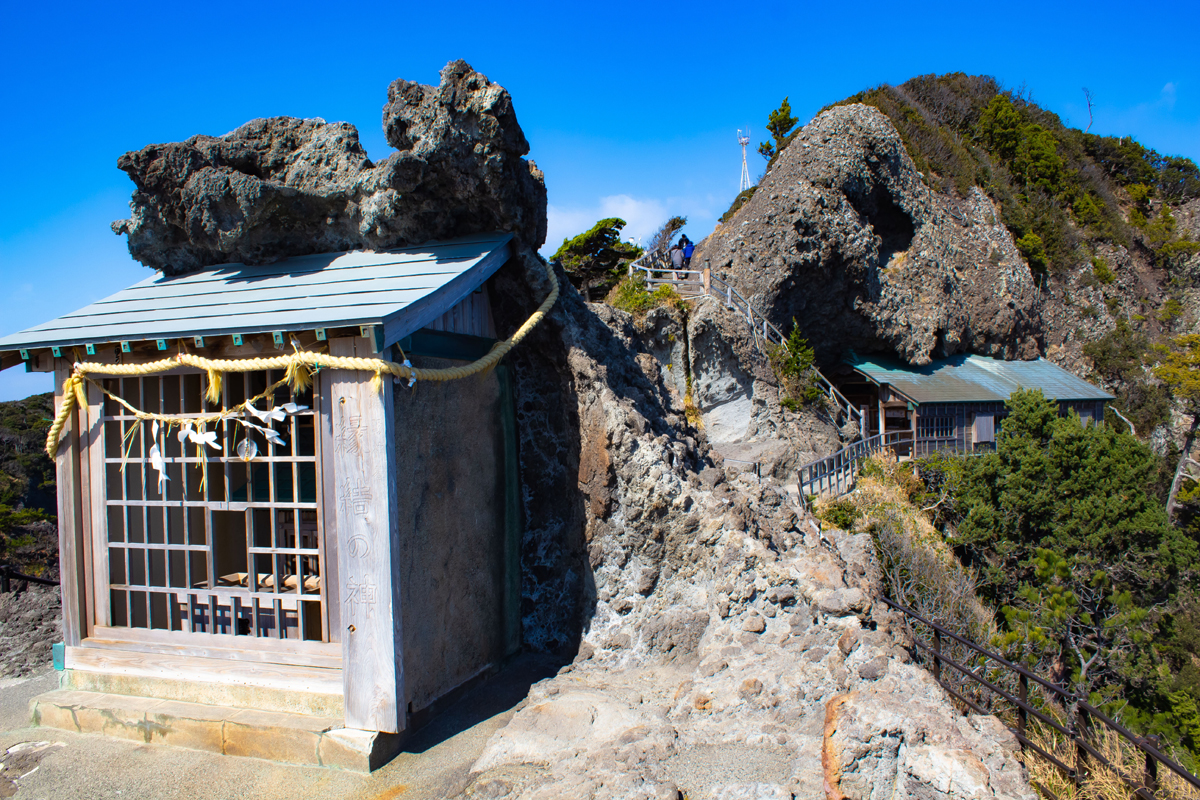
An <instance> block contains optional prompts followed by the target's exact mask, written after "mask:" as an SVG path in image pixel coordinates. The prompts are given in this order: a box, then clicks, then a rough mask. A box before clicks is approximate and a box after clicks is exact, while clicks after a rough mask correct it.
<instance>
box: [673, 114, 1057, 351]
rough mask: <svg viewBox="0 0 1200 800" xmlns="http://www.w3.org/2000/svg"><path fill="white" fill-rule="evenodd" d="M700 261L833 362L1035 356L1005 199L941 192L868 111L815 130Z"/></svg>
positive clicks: (818, 124)
mask: <svg viewBox="0 0 1200 800" xmlns="http://www.w3.org/2000/svg"><path fill="white" fill-rule="evenodd" d="M693 263H700V264H704V263H707V264H709V265H710V266H711V267H712V269H713V270H714V271H715V272H717V273H718V274H720V275H722V276H724V277H726V278H727V279H728V280H729V281H730V282H731V283H733V284H734V285H735V286H737V287H739V289H741V291H742V293H743V294H745V295H747V297H748V298H749V299H750V301H751V302H752V303H754V304H755V305H757V306H758V307H759V308H761V309H763V310H764V311H765V312H766V313H767V314H768V315H769V316H771V318H772V319H773V320H774V322H775V323H776V324H777V325H780V326H781V327H782V328H783V329H784V330H789V329H790V328H791V322H792V320H793V319H795V320H796V323H797V324H798V325H799V327H800V329H801V330H802V332H803V334H804V336H805V337H807V338H808V340H809V342H810V343H811V344H812V345H813V346H814V348H815V349H816V350H817V354H818V357H819V359H820V360H822V361H824V362H835V361H838V360H840V359H841V358H842V356H843V355H844V353H845V351H846V350H847V349H850V348H852V349H854V350H856V351H858V352H859V353H869V352H895V353H896V354H898V355H900V356H901V357H903V358H905V359H907V360H908V361H910V362H911V363H914V364H924V363H928V362H929V360H930V359H931V358H935V357H940V356H945V355H950V354H953V353H959V352H974V353H981V354H987V355H995V356H999V357H1006V358H1022V357H1033V356H1035V355H1036V354H1037V352H1038V347H1039V344H1038V339H1037V336H1038V334H1039V331H1040V325H1039V323H1038V306H1037V291H1036V288H1035V285H1034V281H1033V278H1032V276H1031V275H1030V272H1029V269H1028V267H1027V266H1026V265H1025V262H1024V261H1023V260H1022V259H1021V257H1020V254H1019V253H1018V252H1017V249H1016V246H1015V244H1014V243H1013V240H1012V236H1011V234H1010V233H1009V232H1008V230H1007V229H1006V228H1005V227H1004V225H1003V224H1001V222H1000V215H999V213H998V212H997V210H996V208H995V206H994V205H993V204H992V202H991V201H990V200H989V199H988V198H987V197H986V196H985V195H984V194H983V193H982V192H980V191H979V190H978V189H974V190H972V192H971V193H970V195H969V196H968V197H967V198H966V199H965V200H961V201H956V200H954V199H952V198H950V197H949V196H947V195H942V194H938V193H935V192H933V191H931V190H930V189H929V188H928V187H927V186H926V185H925V183H924V182H923V181H922V176H921V175H920V174H919V173H918V172H917V169H916V167H915V166H914V165H913V162H912V159H911V158H909V156H908V154H907V152H906V151H905V149H904V144H903V142H902V141H901V139H900V136H899V134H898V133H897V132H896V130H895V128H894V127H892V124H891V122H890V121H889V120H888V119H887V117H886V116H884V115H883V114H882V113H880V112H879V111H878V110H876V109H875V108H872V107H870V106H865V105H859V104H854V105H847V106H839V107H836V108H832V109H830V110H828V111H826V112H824V113H823V114H821V115H820V116H818V117H817V118H816V119H815V120H813V121H812V122H811V123H810V124H809V125H808V126H806V127H805V128H804V129H803V130H802V131H801V132H800V133H799V135H798V136H797V137H796V139H795V140H794V141H793V142H792V143H791V145H790V146H789V147H787V148H786V149H785V150H784V151H783V153H782V154H781V155H780V156H779V158H778V159H777V161H776V163H775V164H774V166H773V167H772V168H771V170H770V171H769V172H768V173H767V175H766V177H765V178H764V179H763V181H762V182H761V184H760V185H759V186H758V188H757V190H756V191H755V193H754V196H753V197H752V198H751V200H750V202H749V203H748V204H747V205H746V206H745V207H744V208H743V209H742V210H741V211H739V212H738V214H737V215H735V216H734V218H733V219H732V220H730V222H729V223H727V224H726V225H723V226H721V227H720V228H718V229H717V231H716V232H715V233H714V234H713V235H712V236H711V237H710V238H709V239H708V240H706V241H705V242H703V243H702V244H701V246H700V248H699V249H698V251H697V253H696V255H695V256H694V257H693Z"/></svg>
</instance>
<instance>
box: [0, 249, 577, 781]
mask: <svg viewBox="0 0 1200 800" xmlns="http://www.w3.org/2000/svg"><path fill="white" fill-rule="evenodd" d="M510 239H511V236H509V235H507V234H496V235H490V236H475V237H469V238H463V239H459V240H454V241H447V242H440V243H432V244H428V245H425V246H421V247H411V248H405V249H399V250H393V251H387V252H370V253H368V252H351V253H331V254H326V255H311V256H303V257H294V258H288V259H286V260H283V261H279V262H277V263H274V264H270V265H266V266H245V265H241V264H227V265H222V266H219V267H215V268H211V269H206V270H203V271H199V272H194V273H191V274H188V275H184V276H180V277H164V276H162V275H157V276H155V277H151V278H148V279H146V280H144V281H142V282H140V283H138V284H136V285H134V286H131V287H129V288H128V289H125V290H124V291H122V292H119V293H117V294H115V295H113V296H112V297H109V298H107V299H105V300H101V301H100V302H98V303H95V304H93V305H90V306H88V307H86V308H83V309H81V310H79V311H76V312H74V313H72V314H67V315H66V316H63V317H60V318H58V319H56V320H52V321H50V322H47V323H45V324H43V325H39V326H37V327H35V328H31V329H29V330H26V331H22V332H20V333H17V334H14V335H11V336H8V337H5V338H3V339H0V359H2V360H0V368H7V367H12V366H17V365H20V364H24V366H25V367H26V369H29V370H36V371H53V372H54V374H55V384H56V386H57V387H58V389H57V393H56V404H57V406H58V408H60V409H61V408H62V407H63V403H64V400H65V398H64V395H63V386H64V383H66V382H67V380H68V379H69V378H71V376H72V375H73V373H74V372H75V365H76V364H77V362H86V364H87V365H101V366H103V367H104V369H108V370H110V371H111V374H106V373H105V372H104V369H99V370H98V371H97V370H93V371H92V372H90V373H88V374H87V376H86V380H82V381H80V384H79V389H78V390H75V389H74V388H73V387H72V388H69V389H68V391H71V392H76V397H77V400H78V407H77V409H76V410H74V411H72V412H70V413H69V414H68V415H67V416H66V424H65V426H64V427H63V429H62V433H61V435H60V436H59V437H58V439H57V443H58V447H57V451H56V460H57V467H58V492H59V516H58V519H59V535H60V550H61V560H62V570H61V581H62V595H63V617H64V634H63V635H64V643H65V648H63V650H62V663H61V665H60V666H61V667H65V670H64V672H63V673H62V674H63V678H62V680H61V685H62V689H61V690H60V691H59V692H57V693H51V694H50V695H47V696H45V697H44V698H41V699H40V700H35V703H34V715H35V719H38V720H40V721H41V722H42V724H48V725H61V726H66V727H73V728H75V729H79V730H85V731H86V729H87V728H86V723H85V722H84V720H85V719H92V718H95V719H101V718H104V719H108V720H110V721H111V720H112V719H114V718H115V719H124V718H126V717H128V718H129V720H132V721H130V722H129V726H132V727H128V729H127V730H126V729H125V728H122V729H121V730H126V733H128V735H130V736H133V737H135V738H144V739H145V741H159V740H160V739H161V740H162V741H164V742H167V743H171V742H173V741H174V742H176V743H180V744H183V746H187V747H203V748H206V749H215V750H218V751H219V752H225V753H230V754H245V755H256V756H259V757H264V758H276V759H278V760H285V761H297V762H299V763H317V764H322V765H325V766H340V767H344V768H349V769H358V770H363V769H369V768H374V767H375V766H377V765H379V764H380V763H382V762H383V761H385V760H386V759H387V758H389V757H390V756H391V755H392V754H394V752H395V751H396V748H397V747H398V743H399V741H400V737H399V736H396V735H395V734H400V733H401V732H403V731H405V730H406V729H411V728H412V727H413V726H414V725H415V724H417V723H419V722H420V720H421V719H422V717H427V716H428V715H429V714H430V713H432V712H433V711H434V710H435V709H436V707H437V704H438V703H439V701H442V700H445V699H448V698H449V697H451V696H453V695H454V693H455V692H456V691H457V690H460V689H462V688H463V687H465V686H468V685H470V684H471V683H472V682H473V681H474V680H475V679H477V678H479V677H481V676H484V675H486V674H488V673H489V672H490V671H493V670H494V669H496V668H497V667H498V665H499V664H500V663H501V661H502V660H503V659H505V658H506V657H507V656H508V655H510V654H512V653H513V652H515V651H516V649H517V648H518V646H519V641H520V631H519V624H520V623H519V619H520V617H519V608H518V605H519V586H520V584H519V557H518V548H519V535H520V530H519V525H520V512H519V489H518V475H517V470H516V461H517V450H516V447H517V443H516V427H515V417H514V408H513V400H512V392H511V388H510V383H509V376H508V374H507V372H506V370H505V367H504V366H503V364H501V365H500V366H498V367H496V368H494V369H489V370H486V371H483V372H481V373H479V374H477V375H473V376H471V377H470V378H468V379H464V380H450V381H445V382H435V381H432V380H431V381H422V380H417V381H416V384H415V385H411V384H410V381H409V380H406V379H403V378H399V377H396V378H394V377H393V376H392V375H391V374H387V373H383V374H381V373H380V372H378V371H372V370H373V367H371V364H372V363H374V361H367V362H362V364H363V366H364V369H345V368H331V367H327V366H322V364H321V359H322V358H329V357H358V358H363V359H371V360H378V359H382V360H385V361H391V362H393V363H395V362H400V361H403V360H404V359H405V358H408V359H411V361H412V362H413V365H414V366H416V367H419V368H425V369H438V368H449V367H454V366H461V365H463V364H465V363H469V362H474V361H475V360H476V359H479V358H480V357H481V356H483V355H484V354H485V353H488V352H489V350H490V349H491V348H492V346H493V345H494V343H495V342H496V338H497V334H496V329H495V324H494V322H493V317H492V310H491V305H490V302H489V296H488V279H489V278H490V277H491V276H492V275H493V274H494V273H495V272H496V270H497V269H498V268H499V267H500V266H502V265H503V264H504V263H505V262H506V261H507V260H508V258H509V243H510ZM552 282H553V278H552ZM551 301H552V300H550V301H548V302H551ZM298 352H304V353H309V354H316V355H315V357H314V359H315V360H312V361H310V362H309V364H310V370H306V374H307V372H309V371H310V372H311V375H308V377H307V378H305V379H304V380H301V381H299V382H297V381H295V380H292V379H291V378H293V377H294V376H291V375H289V374H287V373H286V372H285V370H284V369H283V368H280V367H279V364H278V357H281V356H285V355H290V354H294V353H298ZM180 353H187V354H192V355H195V356H202V357H204V358H205V359H208V361H206V362H204V363H218V362H220V363H222V364H226V365H228V363H227V362H228V361H236V362H237V365H238V367H237V368H236V369H233V368H231V369H218V370H212V369H209V368H196V367H194V366H186V365H184V366H179V367H176V368H171V369H166V370H153V371H149V372H145V371H142V370H143V369H145V367H144V365H147V364H151V363H152V362H160V361H161V360H162V359H165V358H170V357H178V355H177V354H180ZM272 358H274V359H276V361H275V362H274V364H272V362H270V359H272ZM246 359H260V360H259V361H247V360H246ZM263 359H265V360H263ZM355 364H356V365H357V364H358V362H355ZM105 365H108V366H105ZM85 366H86V365H85ZM342 366H345V362H343V363H342ZM125 368H128V369H126V371H125V372H124V373H121V372H120V371H119V370H120V369H125ZM305 384H308V385H305ZM73 402H74V401H73ZM64 693H65V694H64ZM122 698H123V699H122ZM132 700H138V701H139V702H132ZM126 701H129V702H126ZM106 703H107V704H108V706H105V704H106ZM156 704H157V705H156ZM110 706H111V707H110ZM214 708H215V710H214ZM80 709H84V710H87V709H90V710H91V711H93V712H96V713H94V714H91V715H90V716H89V714H87V713H83V711H81V710H80ZM130 709H133V710H130ZM68 711H69V712H70V713H68ZM247 714H250V715H251V716H250V717H247V716H246V715H247ZM122 715H125V717H122ZM138 715H141V716H140V717H139V716H138ZM254 715H257V716H254ZM264 715H265V716H264ZM271 715H276V716H274V717H272V716H271ZM304 719H308V720H309V722H304V721H303V720H304ZM139 720H140V721H139ZM181 720H182V721H181ZM206 720H207V723H209V728H204V724H205V723H206ZM239 720H240V721H239ZM297 720H301V721H300V722H297ZM183 721H186V722H187V723H188V725H184V724H183ZM243 723H244V724H243ZM189 725H190V726H191V727H188V726H189ZM212 725H217V726H218V727H219V728H220V730H219V731H218V733H216V734H214V733H212V730H210V728H211V726H212ZM96 726H97V728H96V729H97V730H103V731H104V732H106V733H110V734H112V733H113V731H114V730H115V729H114V728H113V726H112V725H110V724H109V722H103V721H101V722H97V723H96ZM197 726H199V727H197ZM117 727H118V728H120V726H117ZM129 731H133V732H132V733H129ZM181 731H184V733H181ZM186 731H191V733H187V732H186ZM196 731H200V733H197V732H196ZM205 731H207V733H205ZM281 731H282V732H285V733H287V736H286V737H284V738H286V739H287V742H288V743H287V744H286V745H285V744H278V746H276V747H275V748H274V749H273V750H270V749H268V750H264V748H267V747H268V746H267V744H264V743H269V742H272V741H276V742H278V741H282V740H280V739H279V738H278V737H279V736H283V735H284V734H283V733H281ZM289 731H290V732H289ZM202 734H203V735H202ZM116 735H124V734H120V733H118V734H116ZM205 736H207V737H208V738H207V739H206V738H204V737H205ZM272 736H275V737H276V739H272V738H271V737H272ZM297 736H299V737H300V738H299V739H297V738H296V737H297ZM197 737H199V738H197ZM214 737H215V738H214ZM288 737H290V738H288ZM305 737H307V738H305Z"/></svg>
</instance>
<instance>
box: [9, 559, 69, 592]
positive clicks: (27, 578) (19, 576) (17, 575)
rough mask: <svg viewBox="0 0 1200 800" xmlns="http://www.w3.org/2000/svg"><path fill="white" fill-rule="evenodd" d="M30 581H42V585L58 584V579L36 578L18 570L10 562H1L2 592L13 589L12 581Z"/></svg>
mask: <svg viewBox="0 0 1200 800" xmlns="http://www.w3.org/2000/svg"><path fill="white" fill-rule="evenodd" d="M14 579H15V580H18V581H29V582H30V583H40V584H41V585H42V586H58V581H52V580H47V579H46V578H35V577H34V576H32V575H26V574H24V573H21V572H17V571H16V570H15V569H13V568H12V567H11V566H9V565H8V564H0V593H3V592H10V591H12V583H11V582H12V581H13V580H14Z"/></svg>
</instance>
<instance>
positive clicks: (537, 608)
mask: <svg viewBox="0 0 1200 800" xmlns="http://www.w3.org/2000/svg"><path fill="white" fill-rule="evenodd" d="M542 276H543V273H542V268H541V265H540V262H539V261H538V260H537V257H536V256H535V255H534V254H533V253H532V252H528V251H525V252H523V253H521V254H520V255H519V257H518V258H517V259H514V260H513V261H512V262H510V263H509V265H507V266H506V267H505V268H503V269H502V270H501V271H500V272H499V273H498V274H497V276H496V278H495V279H494V280H493V286H492V287H491V289H490V291H491V292H492V296H493V297H494V298H497V301H498V302H497V307H498V308H501V309H503V311H502V317H503V316H504V315H511V317H512V319H508V318H502V319H500V320H498V321H497V322H498V324H499V325H501V326H502V327H503V326H505V325H509V324H513V322H515V321H516V320H517V319H519V318H520V313H521V312H520V309H523V308H528V307H529V306H530V305H531V304H533V303H534V302H535V300H536V299H537V298H538V297H540V292H542V291H544V288H545V287H544V280H545V279H544V277H542ZM709 314H712V315H715V316H716V317H719V316H720V312H719V310H716V311H713V310H710V311H704V309H703V307H699V308H694V309H693V310H692V312H691V313H690V314H689V316H688V318H687V319H686V320H685V319H684V318H683V317H682V316H681V315H679V314H678V313H676V312H670V311H663V312H659V313H655V314H653V315H650V316H648V317H646V318H645V319H643V320H635V319H634V318H632V317H631V316H630V315H628V314H625V313H624V312H621V311H617V310H614V309H612V308H610V307H607V306H602V305H588V304H585V303H584V302H583V301H582V298H581V297H580V296H579V294H578V293H577V292H575V291H574V290H573V289H571V288H569V287H567V288H565V289H564V293H563V296H562V300H561V302H560V303H559V305H557V306H556V307H555V308H554V310H553V311H552V312H551V313H550V315H549V316H548V317H547V319H546V322H545V323H544V324H543V325H541V326H539V328H538V329H536V331H535V333H534V334H533V335H532V336H531V338H530V339H527V340H526V342H525V343H523V345H522V347H520V348H517V349H516V350H514V351H513V353H512V354H511V355H510V357H509V358H510V359H512V362H511V363H512V365H513V370H514V376H515V387H516V394H517V403H518V415H519V420H520V429H521V448H520V452H521V476H522V483H523V486H524V492H523V495H524V497H525V519H526V534H525V539H524V543H523V548H524V549H523V553H522V560H523V565H524V566H523V582H522V595H523V597H522V599H523V624H524V629H525V638H526V641H527V643H528V644H530V645H531V646H539V647H545V648H553V647H558V648H559V649H560V652H561V651H565V652H567V653H570V654H573V655H574V661H573V663H572V664H570V665H569V666H568V667H566V668H565V669H564V670H562V671H561V672H560V673H559V674H558V675H557V676H556V677H554V678H552V679H549V680H547V681H544V682H542V683H539V684H537V685H536V686H534V687H533V690H532V691H531V693H530V696H529V698H528V700H527V701H526V704H525V706H524V707H523V709H522V710H521V711H520V712H519V713H518V714H517V715H516V716H515V717H514V719H513V720H512V721H511V722H510V723H509V724H508V725H507V726H506V727H505V728H504V729H502V730H501V731H500V732H498V733H497V734H496V735H495V736H494V737H493V739H492V740H491V741H490V743H489V745H488V747H487V748H486V749H485V752H484V753H483V755H482V756H481V757H480V759H479V761H478V762H477V763H476V764H475V766H474V768H473V774H472V779H471V782H470V784H469V785H468V786H467V787H466V788H465V790H464V792H463V794H462V796H464V797H489V798H517V797H520V798H557V797H579V798H616V797H622V798H625V797H640V798H658V797H662V798H672V799H673V800H674V799H675V798H679V797H681V796H682V795H681V792H683V793H686V796H688V797H693V798H705V797H754V798H759V797H762V798H774V797H780V798H792V797H805V798H807V797H824V796H828V795H827V794H826V792H827V788H826V787H827V782H828V781H833V783H832V784H828V785H833V786H834V787H836V788H837V789H838V791H840V792H841V796H845V797H851V798H855V800H858V798H864V799H865V798H869V797H921V798H964V799H965V798H968V797H970V798H992V797H1004V798H1022V799H1023V800H1024V799H1025V798H1030V799H1031V798H1032V797H1033V795H1032V793H1031V791H1030V790H1029V787H1028V784H1027V783H1026V780H1025V777H1024V772H1023V769H1022V767H1021V765H1020V763H1019V761H1018V758H1017V747H1016V743H1015V741H1014V740H1013V739H1012V737H1011V735H1010V734H1008V733H1007V731H1005V730H1004V729H1003V727H1002V726H998V725H996V724H994V721H991V720H988V719H985V718H977V717H962V716H960V715H959V713H958V712H957V711H956V710H955V709H954V707H953V705H952V704H951V703H950V701H949V698H948V697H947V696H946V695H945V693H944V692H943V691H942V689H941V688H940V687H939V686H938V685H937V684H936V682H934V681H933V679H932V678H931V677H930V676H929V675H928V674H927V673H926V672H925V671H924V670H923V669H921V668H919V667H917V666H915V665H914V664H912V663H911V661H910V657H909V654H908V652H907V650H906V649H905V645H906V644H907V641H906V639H905V635H904V632H903V629H902V627H901V626H900V625H899V624H898V620H897V619H895V618H894V617H893V616H892V615H891V614H890V613H889V612H887V611H886V609H885V608H884V607H883V606H882V604H880V603H879V602H878V601H877V599H876V598H877V597H878V594H879V591H880V588H879V576H878V568H877V566H876V564H875V559H874V549H873V544H872V542H871V539H870V537H869V535H865V534H860V535H849V534H846V533H843V532H841V531H837V530H830V529H822V528H821V526H820V525H819V523H818V522H817V521H816V520H815V519H813V518H811V517H808V516H807V515H806V514H805V513H803V512H801V511H800V510H798V509H797V508H796V507H795V506H794V505H793V503H792V502H791V501H790V500H789V498H788V496H787V493H786V492H785V491H784V489H783V488H782V487H781V486H780V485H779V484H778V482H776V481H774V480H771V479H769V478H763V479H760V478H758V477H756V476H754V475H753V474H750V473H735V472H734V471H732V470H730V471H726V470H723V469H719V468H717V466H716V465H714V463H713V460H712V459H711V458H710V456H711V455H712V454H711V453H710V452H709V451H708V444H707V442H705V441H704V438H703V432H702V431H699V430H694V429H692V428H691V427H690V426H689V425H688V424H687V422H686V419H685V418H684V416H683V413H682V410H681V409H680V407H679V406H680V398H679V392H678V388H677V378H676V377H675V373H674V369H675V365H677V364H678V362H679V360H680V359H681V357H683V356H684V355H685V352H684V351H685V348H683V347H681V344H680V343H681V342H682V341H684V340H686V342H687V347H686V351H687V354H688V355H689V361H688V363H689V364H690V365H691V369H692V370H693V374H692V376H691V377H692V384H693V389H694V390H696V391H698V392H704V393H707V394H706V395H705V396H706V397H717V396H720V392H721V390H720V389H719V388H718V387H720V386H725V385H726V384H728V383H729V382H730V381H732V383H733V384H738V385H741V383H739V381H741V382H744V378H745V376H755V375H757V370H758V369H759V367H758V366H755V364H754V363H753V362H752V361H747V362H743V360H742V358H743V357H746V358H747V359H749V358H750V356H749V351H746V350H745V342H739V341H738V340H737V336H738V333H737V331H738V328H737V327H736V326H735V325H733V324H732V323H733V322H738V320H728V321H727V322H729V323H730V324H729V325H728V330H724V328H725V326H724V325H723V323H722V322H721V321H720V320H719V319H716V320H714V317H713V316H708V315H709ZM705 319H707V320H709V321H708V322H704V320H705ZM722 331H724V332H722ZM743 335H744V334H743ZM726 337H728V338H726ZM723 348H727V350H726V349H723ZM731 353H732V354H733V355H730V354H731ZM706 365H707V366H706ZM697 369H701V370H705V371H704V372H702V373H698V372H695V370H697ZM735 373H736V374H735ZM739 376H741V377H739ZM760 378H765V376H760ZM700 383H706V384H708V385H707V386H706V388H703V389H699V388H697V387H698V385H699V384H700ZM755 384H762V385H764V386H765V385H767V382H766V380H763V379H759V380H751V381H750V386H751V388H752V391H757V389H754V388H753V387H754V385H755ZM730 391H733V390H732V389H731V390H730ZM831 709H834V716H833V717H831V716H830V714H831ZM889 714H891V716H889ZM900 716H903V719H900V718H899V717H900ZM831 719H832V720H833V721H832V722H831Z"/></svg>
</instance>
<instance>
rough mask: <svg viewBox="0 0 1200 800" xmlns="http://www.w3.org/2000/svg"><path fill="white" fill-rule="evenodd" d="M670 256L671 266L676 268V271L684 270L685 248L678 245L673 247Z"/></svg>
mask: <svg viewBox="0 0 1200 800" xmlns="http://www.w3.org/2000/svg"><path fill="white" fill-rule="evenodd" d="M670 255H671V266H673V267H675V269H683V248H681V247H680V246H679V245H677V244H675V245H671V251H670ZM675 277H676V278H678V277H679V276H678V275H676V276H675Z"/></svg>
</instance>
